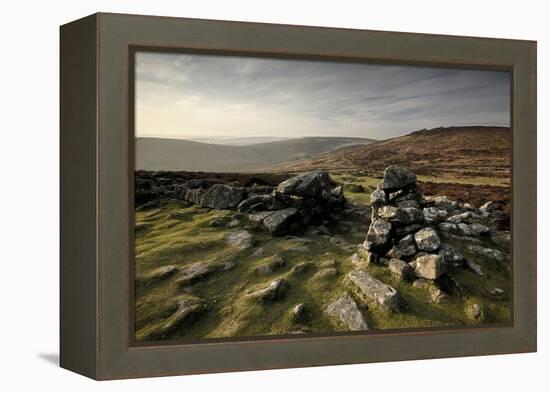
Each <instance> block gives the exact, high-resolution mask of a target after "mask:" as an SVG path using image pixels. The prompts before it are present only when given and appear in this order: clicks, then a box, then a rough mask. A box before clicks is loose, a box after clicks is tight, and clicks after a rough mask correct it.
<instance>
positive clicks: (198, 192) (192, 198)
mask: <svg viewBox="0 0 550 393" xmlns="http://www.w3.org/2000/svg"><path fill="white" fill-rule="evenodd" d="M205 193H206V190H203V189H202V188H197V189H193V190H187V191H186V192H185V196H184V199H185V200H186V201H187V202H191V203H193V204H195V205H202V200H203V196H204V194H205Z"/></svg>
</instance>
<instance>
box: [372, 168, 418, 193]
mask: <svg viewBox="0 0 550 393" xmlns="http://www.w3.org/2000/svg"><path fill="white" fill-rule="evenodd" d="M415 183H416V175H415V174H413V173H412V172H410V171H408V170H406V169H405V168H402V167H400V166H397V165H391V166H389V167H387V168H386V170H385V171H384V180H383V181H382V183H381V184H380V189H381V190H384V191H394V190H399V189H403V188H407V187H408V186H411V185H413V184H415Z"/></svg>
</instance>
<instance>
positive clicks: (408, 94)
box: [136, 52, 510, 139]
mask: <svg viewBox="0 0 550 393" xmlns="http://www.w3.org/2000/svg"><path fill="white" fill-rule="evenodd" d="M509 78H510V75H509V73H508V72H502V71H481V70H464V69H460V70H459V69H442V68H428V67H413V66H396V65H373V64H356V63H339V62H321V61H302V60H282V59H264V58H245V57H233V56H211V55H187V54H166V53H152V52H140V53H138V54H137V55H136V134H137V135H138V136H153V135H154V136H164V137H180V138H185V137H187V136H191V135H193V136H196V135H204V136H215V135H219V136H278V137H300V136H329V135H334V136H337V135H340V136H344V135H345V136H363V137H371V138H377V139H385V138H389V137H393V136H397V135H401V134H404V133H407V132H410V131H412V130H416V129H420V128H433V127H438V126H451V125H499V126H508V125H509V110H510V102H509V100H510V92H509V84H510V79H509Z"/></svg>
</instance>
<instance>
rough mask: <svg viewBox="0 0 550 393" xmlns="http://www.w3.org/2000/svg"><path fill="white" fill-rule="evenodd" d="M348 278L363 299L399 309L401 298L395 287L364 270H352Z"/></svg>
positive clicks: (390, 308) (358, 295)
mask: <svg viewBox="0 0 550 393" xmlns="http://www.w3.org/2000/svg"><path fill="white" fill-rule="evenodd" d="M346 278H347V281H348V285H349V286H350V288H351V290H352V291H353V292H354V293H355V294H356V295H357V297H359V298H360V299H362V300H363V301H366V302H370V303H376V304H378V305H380V306H382V307H384V308H387V309H389V310H393V311H396V310H399V307H400V302H401V300H400V297H399V294H398V293H397V291H396V290H395V289H394V288H393V287H391V286H389V285H388V284H384V283H383V282H382V281H380V280H377V279H376V278H374V277H372V276H371V275H370V274H368V273H367V272H366V271H363V270H352V271H351V272H349V273H348V274H347V276H346Z"/></svg>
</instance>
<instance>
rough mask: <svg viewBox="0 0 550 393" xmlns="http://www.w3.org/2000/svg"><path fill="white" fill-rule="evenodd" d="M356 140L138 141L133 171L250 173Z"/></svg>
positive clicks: (358, 141)
mask: <svg viewBox="0 0 550 393" xmlns="http://www.w3.org/2000/svg"><path fill="white" fill-rule="evenodd" d="M372 141H373V140H372V139H367V138H355V137H304V138H297V139H288V140H281V141H274V142H266V143H257V144H252V145H245V146H235V145H220V144H213V143H202V142H193V141H188V140H180V139H162V138H137V139H136V169H138V170H151V171H180V170H185V171H205V172H247V171H249V172H251V171H257V170H259V169H260V168H263V167H268V166H271V165H276V164H280V163H283V162H292V161H295V160H302V159H307V158H310V157H317V156H319V155H321V154H325V153H329V152H335V151H337V150H338V149H341V148H343V147H346V146H350V145H355V146H357V145H363V144H368V143H371V142H372Z"/></svg>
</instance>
